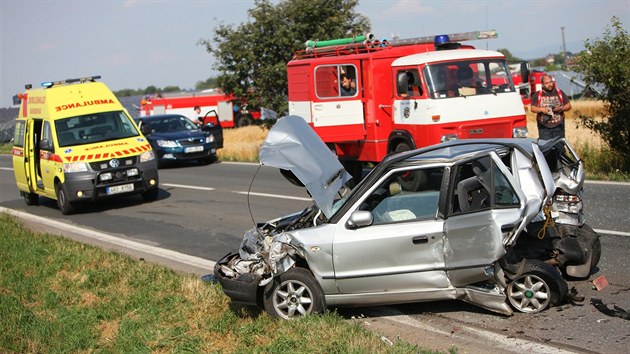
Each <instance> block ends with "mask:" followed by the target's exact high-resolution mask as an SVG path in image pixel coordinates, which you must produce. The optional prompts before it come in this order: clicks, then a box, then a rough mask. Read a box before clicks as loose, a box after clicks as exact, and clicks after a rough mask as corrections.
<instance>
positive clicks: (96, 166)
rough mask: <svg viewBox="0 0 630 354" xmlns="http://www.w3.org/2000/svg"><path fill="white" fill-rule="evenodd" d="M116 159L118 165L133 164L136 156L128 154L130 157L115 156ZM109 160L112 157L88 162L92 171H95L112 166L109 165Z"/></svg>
mask: <svg viewBox="0 0 630 354" xmlns="http://www.w3.org/2000/svg"><path fill="white" fill-rule="evenodd" d="M117 159H118V162H119V166H120V167H126V166H133V165H135V164H136V159H137V156H130V157H124V158H117ZM111 160H113V159H108V160H101V161H96V162H90V167H91V168H92V170H93V171H97V172H98V171H105V170H108V169H110V168H112V167H111V166H110V165H109V162H110V161H111Z"/></svg>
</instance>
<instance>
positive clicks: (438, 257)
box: [333, 167, 449, 299]
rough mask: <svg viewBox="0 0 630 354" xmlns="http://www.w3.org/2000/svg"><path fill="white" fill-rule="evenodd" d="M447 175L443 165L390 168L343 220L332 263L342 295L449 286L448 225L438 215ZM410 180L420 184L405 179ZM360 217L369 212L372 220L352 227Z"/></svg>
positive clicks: (337, 232) (421, 289)
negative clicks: (445, 234) (445, 231)
mask: <svg viewBox="0 0 630 354" xmlns="http://www.w3.org/2000/svg"><path fill="white" fill-rule="evenodd" d="M411 174H418V175H419V176H420V177H419V178H418V179H414V178H413V177H414V176H411ZM428 176H429V177H428ZM442 176H443V168H442V167H431V168H424V169H413V170H410V169H406V170H404V169H403V170H394V171H391V172H389V173H388V174H386V175H384V176H383V177H382V178H381V179H380V180H379V182H378V183H375V184H374V187H373V188H372V189H370V190H369V191H368V192H367V193H366V194H365V195H364V196H363V197H362V198H360V199H359V200H358V201H357V202H356V203H355V204H354V205H353V207H352V208H351V209H350V211H349V212H348V213H347V214H346V215H345V216H344V217H342V218H341V219H340V222H339V223H338V224H337V229H336V232H335V238H334V241H333V253H334V257H333V262H334V269H335V278H336V280H337V285H338V288H339V291H340V292H341V293H342V294H359V293H385V292H387V293H388V294H389V295H395V294H400V293H408V294H411V292H418V291H430V290H431V289H444V288H448V287H449V283H448V280H447V278H446V273H445V271H444V257H443V252H442V250H443V243H442V240H443V237H442V235H443V227H444V225H443V220H441V219H439V218H438V217H437V215H438V200H439V197H440V185H441V181H442ZM410 180H414V181H417V180H419V181H420V182H421V183H405V182H406V181H410ZM357 215H363V216H365V215H368V216H369V217H370V218H371V222H368V223H365V224H363V226H362V227H352V222H348V221H352V220H353V217H356V216H357ZM409 296H415V297H412V299H413V298H416V299H417V298H418V297H417V295H409Z"/></svg>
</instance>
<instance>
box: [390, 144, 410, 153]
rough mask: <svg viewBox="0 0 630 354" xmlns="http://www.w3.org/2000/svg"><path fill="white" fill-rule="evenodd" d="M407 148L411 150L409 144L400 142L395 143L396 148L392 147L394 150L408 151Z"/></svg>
mask: <svg viewBox="0 0 630 354" xmlns="http://www.w3.org/2000/svg"><path fill="white" fill-rule="evenodd" d="M409 150H411V147H410V146H409V144H407V143H400V144H398V145H396V149H394V152H403V151H409Z"/></svg>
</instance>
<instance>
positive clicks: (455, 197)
mask: <svg viewBox="0 0 630 354" xmlns="http://www.w3.org/2000/svg"><path fill="white" fill-rule="evenodd" d="M260 161H261V163H262V164H263V165H268V166H274V167H278V168H280V169H281V170H282V171H283V174H284V175H290V176H292V177H295V178H297V180H299V182H297V183H300V182H301V183H302V184H303V185H305V186H306V188H307V189H308V191H309V193H310V194H311V196H312V197H313V199H314V201H315V205H313V206H312V207H310V208H306V209H305V210H303V211H301V212H298V213H295V214H292V215H288V216H285V217H281V218H278V219H275V220H271V221H268V222H266V223H260V224H257V225H256V227H254V228H253V229H251V230H249V231H247V232H246V233H245V236H244V239H243V242H242V244H241V248H240V250H239V252H238V253H233V254H228V255H226V256H225V257H224V258H222V259H221V260H220V261H219V262H217V264H216V266H215V269H214V275H215V276H216V278H217V279H218V280H219V281H220V283H221V284H222V288H223V291H224V292H225V293H226V294H227V295H228V296H229V297H230V298H231V300H232V301H233V302H235V303H243V304H249V305H255V306H259V307H263V308H264V309H265V310H266V311H267V312H268V313H269V314H270V315H271V316H274V317H281V318H285V319H289V318H292V317H296V316H302V315H306V314H309V313H320V312H322V311H324V310H325V309H326V308H327V307H329V306H367V305H377V304H396V303H406V302H419V301H433V300H445V299H460V300H464V301H467V302H470V303H472V304H476V305H478V306H481V307H483V308H485V309H488V310H490V311H494V312H498V313H501V314H505V315H510V314H512V312H513V309H516V310H517V311H521V312H539V311H542V310H544V309H546V308H547V307H549V306H552V305H555V304H559V303H561V302H562V301H564V299H565V297H566V296H567V293H568V287H567V283H566V281H565V280H564V278H563V276H562V273H561V272H560V271H559V269H562V270H563V271H565V272H566V273H567V275H569V276H581V277H584V276H588V275H589V274H590V272H591V271H592V270H593V268H594V267H595V265H596V264H597V261H598V260H599V254H597V255H595V254H594V253H596V252H597V250H594V248H596V247H597V245H599V240H598V239H597V234H595V232H593V231H592V229H590V228H589V227H588V226H587V225H584V224H583V217H582V215H581V213H582V205H581V199H580V197H579V194H580V193H581V188H582V182H583V179H584V172H583V165H582V164H581V162H580V161H579V159H578V158H577V155H575V153H574V152H573V151H572V150H571V149H570V147H569V146H568V144H566V142H564V141H563V140H561V141H550V142H542V141H541V142H537V141H535V140H531V139H497V140H460V141H451V142H447V143H443V144H439V145H435V146H431V147H427V148H424V149H419V150H415V151H408V152H403V153H399V154H395V155H391V156H388V157H387V158H385V159H384V160H383V161H382V162H381V163H380V164H378V165H377V166H376V167H375V168H374V169H373V170H372V171H371V172H370V173H369V174H368V175H367V176H366V177H365V178H364V179H363V180H362V181H361V182H360V183H359V184H358V185H357V186H356V187H354V188H352V189H349V188H347V183H346V182H348V181H349V180H350V175H349V174H348V173H347V172H346V171H345V170H344V169H343V167H342V166H341V164H340V163H339V161H338V160H337V159H336V158H335V156H334V155H333V154H332V153H331V152H330V150H329V149H328V148H327V147H326V145H325V144H324V143H323V142H322V141H321V140H320V139H319V137H318V136H317V135H316V134H315V133H314V131H313V130H312V129H311V128H310V127H309V126H308V124H306V122H305V121H304V120H303V119H302V118H300V117H297V116H288V117H284V118H282V119H280V120H279V121H278V122H277V123H276V125H275V126H274V127H273V128H272V129H271V130H270V132H269V134H268V136H267V139H266V140H265V142H264V144H263V146H262V148H261V152H260ZM550 164H551V165H550ZM563 188H564V189H563ZM554 198H555V199H554ZM554 200H556V202H555V203H554ZM560 214H562V216H560ZM563 222H564V223H565V226H566V227H565V228H564V230H561V229H562V227H561V226H563ZM585 235H586V236H585ZM569 238H572V239H576V240H578V241H576V242H573V243H572V242H571V241H566V240H565V239H569ZM585 238H586V239H588V241H584V240H583V239H585ZM595 240H596V241H595ZM595 243H597V245H595ZM567 245H568V246H567ZM575 245H577V246H576V248H575V249H574V248H573V246H575ZM563 247H568V248H569V249H570V252H567V251H565V250H564V249H563ZM578 248H579V249H578ZM599 252H601V249H600V250H599ZM570 267H577V268H579V269H573V270H572V271H569V269H570ZM586 268H588V271H584V269H586ZM571 273H573V274H571Z"/></svg>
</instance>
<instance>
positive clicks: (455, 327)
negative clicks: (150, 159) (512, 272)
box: [0, 155, 630, 353]
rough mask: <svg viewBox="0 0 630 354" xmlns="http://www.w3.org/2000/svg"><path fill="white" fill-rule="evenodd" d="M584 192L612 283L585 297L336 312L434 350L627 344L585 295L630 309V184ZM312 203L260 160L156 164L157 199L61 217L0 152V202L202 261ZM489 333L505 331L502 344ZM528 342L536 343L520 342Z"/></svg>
mask: <svg viewBox="0 0 630 354" xmlns="http://www.w3.org/2000/svg"><path fill="white" fill-rule="evenodd" d="M254 175H257V176H256V178H255V179H254ZM252 181H253V183H252ZM248 191H249V196H248ZM584 200H585V205H586V217H587V222H588V223H589V224H590V225H591V226H592V227H593V228H595V229H596V230H598V231H599V232H600V235H601V236H602V249H603V251H602V259H601V261H600V266H599V271H598V273H597V274H595V275H594V276H593V277H592V278H591V279H590V280H592V279H593V278H595V277H598V276H600V275H604V276H605V277H606V278H607V280H608V281H609V283H610V285H609V286H608V287H607V288H605V289H603V290H602V291H597V290H594V289H593V286H592V284H591V282H590V281H589V280H586V281H575V282H570V284H569V286H570V287H575V288H576V289H577V290H578V292H579V293H580V294H582V295H584V296H585V301H584V302H582V303H577V304H574V305H572V304H568V305H565V306H562V307H557V308H552V309H550V310H548V311H545V312H543V313H539V314H535V315H527V314H516V315H515V316H512V317H502V316H497V315H495V314H493V313H489V312H486V311H484V310H482V309H479V308H477V307H475V306H472V305H468V304H466V303H463V302H458V301H444V302H434V303H420V304H411V305H401V306H389V307H373V308H353V309H340V310H339V312H340V313H341V314H342V315H345V316H347V317H348V318H352V317H353V316H354V317H355V318H360V319H361V321H363V322H364V323H366V325H368V326H373V327H374V328H377V327H378V328H380V327H379V326H382V327H383V328H382V330H383V331H385V332H387V333H393V334H394V335H396V334H397V335H401V336H404V338H405V339H408V338H412V337H413V336H416V337H417V338H422V336H423V335H425V336H427V335H428V336H429V337H430V338H429V339H428V340H429V341H434V342H435V343H438V342H439V343H442V344H440V346H439V347H437V348H436V349H441V350H446V349H448V346H446V347H444V346H443V343H446V342H448V341H452V342H453V343H454V345H455V346H458V344H459V349H460V350H464V351H468V352H477V351H484V352H488V351H489V352H493V351H494V352H506V351H515V352H516V351H522V350H525V349H526V350H527V351H534V352H546V351H550V352H558V351H557V350H555V349H554V348H562V349H563V350H567V351H573V352H602V353H623V352H627V351H628V348H630V321H628V320H624V319H621V318H618V317H611V316H607V315H605V314H603V313H601V312H599V311H597V310H596V309H595V307H594V306H592V305H591V304H590V300H591V299H592V298H600V299H602V301H603V302H604V303H605V304H607V305H608V306H609V308H613V305H615V306H618V307H620V308H623V309H626V310H629V311H630V296H628V295H629V294H630V272H629V271H628V270H629V269H630V258H629V257H628V250H630V209H629V208H628V205H630V185H628V184H610V183H587V184H586V186H585V196H584ZM308 205H310V198H309V197H308V194H307V193H306V191H305V190H304V189H302V188H299V187H295V186H293V185H291V184H289V183H288V182H286V180H285V179H284V178H282V177H281V176H280V174H279V173H278V171H277V170H275V169H271V168H267V167H262V168H260V169H258V165H256V164H239V163H215V164H212V165H206V166H182V167H178V168H169V169H162V170H160V194H159V198H158V200H157V201H155V202H153V203H143V202H142V198H140V196H128V197H123V198H118V199H112V200H108V201H104V202H99V203H95V204H92V205H89V206H87V207H86V208H85V209H84V210H82V211H81V212H80V213H78V214H75V215H70V216H64V215H62V214H61V213H60V212H59V210H58V209H57V208H56V204H55V202H54V201H51V200H47V199H44V198H41V202H40V205H39V206H32V207H27V206H26V205H25V204H24V201H23V200H22V199H21V197H20V196H19V193H18V191H17V188H16V187H15V182H14V179H13V172H12V168H11V161H10V157H9V156H6V155H1V156H0V206H1V207H5V208H8V209H13V210H18V211H22V212H26V213H28V214H34V215H37V216H40V217H44V218H46V219H49V220H56V221H58V222H60V224H63V225H71V226H73V227H76V228H77V229H78V230H89V231H91V232H93V233H99V234H100V233H103V234H106V235H110V237H114V238H117V239H121V240H126V241H129V242H134V243H137V244H141V245H146V246H147V247H154V248H155V249H166V250H169V251H174V252H177V254H183V255H189V256H192V257H195V258H198V259H201V260H209V261H212V260H218V259H219V258H220V257H222V256H223V255H225V254H226V253H227V252H229V251H232V250H235V249H237V248H238V246H239V244H240V240H241V237H242V235H243V233H244V232H245V230H247V229H249V228H251V227H252V226H253V220H256V221H265V220H269V219H272V218H274V217H277V216H281V215H284V214H287V213H289V212H293V211H296V210H299V209H302V208H304V207H306V206H308ZM43 231H46V229H45V227H44V230H43ZM77 233H81V231H78V232H77ZM120 247H124V246H120ZM166 258H168V255H166ZM201 264H202V266H201V268H197V269H195V272H196V273H198V274H203V272H204V271H205V269H203V263H201ZM207 272H210V269H207ZM427 324H430V327H431V329H429V328H428V327H426V326H427ZM388 331H389V332H388ZM409 336H411V337H409ZM488 336H491V337H493V338H495V337H496V338H502V339H501V340H504V342H503V343H504V344H502V345H503V346H501V345H500V344H496V343H497V342H495V339H492V340H490V339H488ZM439 338H442V339H443V341H441V342H440V341H438V340H437V339H439ZM474 338H476V339H474ZM501 340H499V342H501ZM518 340H523V341H524V342H519V341H518ZM470 341H472V342H470ZM532 341H533V342H535V343H539V345H540V346H538V347H527V345H528V344H524V343H531V342H532ZM475 343H477V344H475ZM483 345H485V346H486V347H484V346H483ZM462 346H463V347H462ZM467 348H477V350H475V349H472V350H470V349H467ZM549 348H551V349H549ZM512 349H514V350H512Z"/></svg>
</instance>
